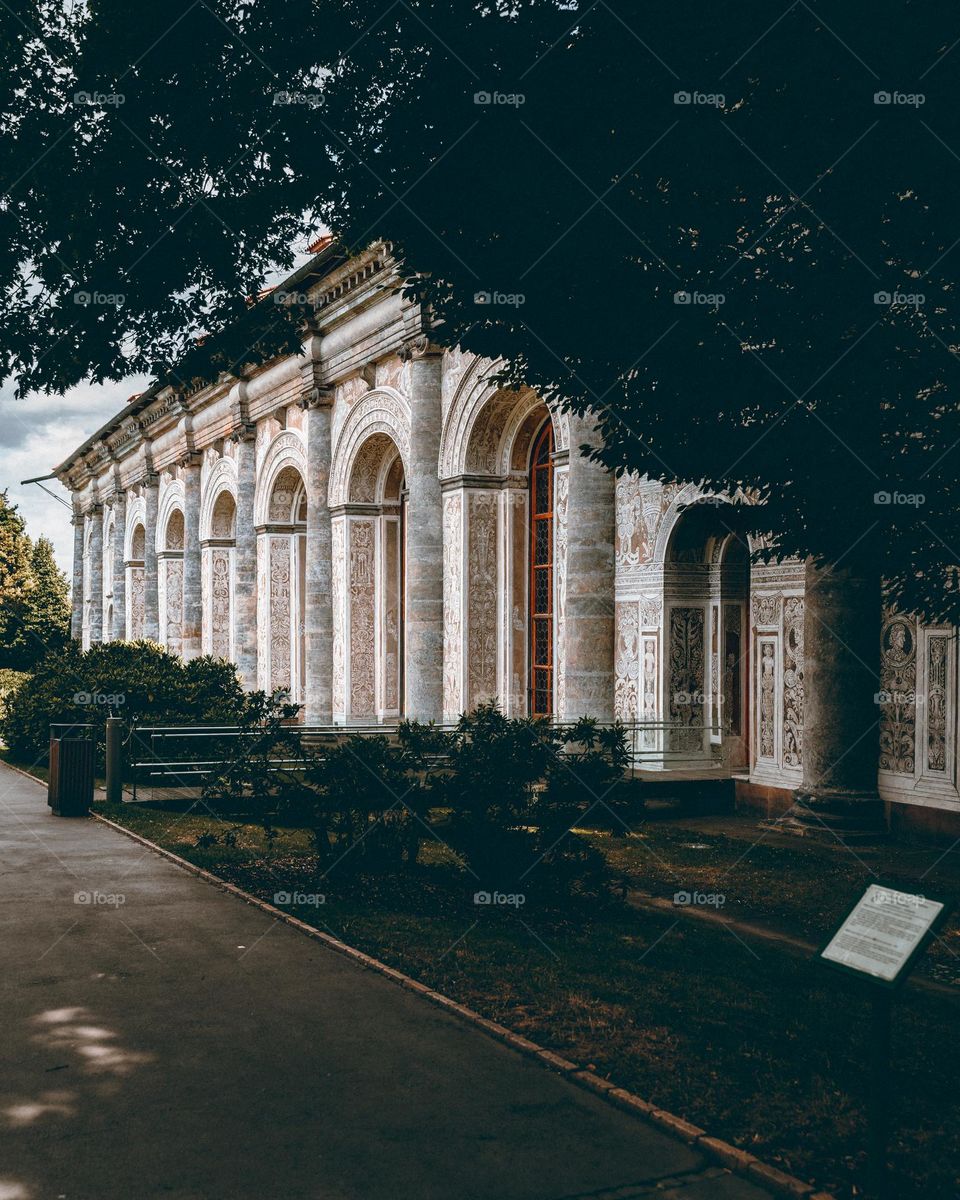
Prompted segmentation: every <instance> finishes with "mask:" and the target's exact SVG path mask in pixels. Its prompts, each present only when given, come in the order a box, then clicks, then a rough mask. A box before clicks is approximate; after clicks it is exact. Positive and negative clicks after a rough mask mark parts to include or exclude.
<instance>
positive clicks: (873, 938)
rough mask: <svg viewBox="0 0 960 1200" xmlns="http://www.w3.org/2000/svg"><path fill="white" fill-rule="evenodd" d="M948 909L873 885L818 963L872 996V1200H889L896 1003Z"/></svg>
mask: <svg viewBox="0 0 960 1200" xmlns="http://www.w3.org/2000/svg"><path fill="white" fill-rule="evenodd" d="M947 911H948V909H947V905H946V903H945V902H944V901H941V900H932V899H931V898H930V897H929V896H917V895H914V894H913V893H911V892H901V891H898V890H897V889H896V888H892V887H886V886H884V885H883V884H879V883H871V884H870V885H869V887H868V888H867V890H866V891H865V892H864V894H863V895H862V896H861V897H860V899H859V900H858V901H857V903H856V904H855V905H854V906H853V908H852V909H851V910H850V912H849V913H848V914H847V917H846V918H845V920H844V921H843V924H842V925H841V926H840V928H839V929H838V930H837V931H836V933H834V934H833V936H832V937H831V938H830V940H829V941H828V942H827V944H826V945H825V946H824V947H823V949H822V950H821V951H820V952H819V954H818V955H817V958H818V961H820V962H821V963H823V964H824V965H825V966H827V967H830V968H832V969H834V970H839V971H843V972H844V973H845V974H847V975H852V976H854V977H856V978H858V979H860V980H861V981H862V982H864V983H866V984H867V986H868V987H869V989H870V992H871V1000H872V1003H873V1017H872V1025H871V1070H870V1097H869V1101H868V1106H867V1107H868V1121H869V1130H868V1154H869V1187H870V1191H871V1193H872V1195H873V1197H874V1200H888V1198H889V1195H890V1191H889V1178H888V1175H887V1143H888V1139H889V1131H890V1086H891V1081H890V1018H891V1009H892V1007H893V997H894V993H895V992H896V990H897V989H898V988H899V987H901V986H902V985H903V983H904V981H905V980H906V978H907V976H908V975H909V974H910V971H911V969H912V968H913V966H914V964H915V963H916V961H917V959H918V958H919V956H920V955H921V954H922V953H923V951H924V950H925V949H926V947H927V945H928V944H929V942H930V939H931V938H932V937H933V936H934V934H935V933H936V931H937V930H938V929H939V927H940V926H941V925H942V923H943V921H944V919H945V918H946V915H947Z"/></svg>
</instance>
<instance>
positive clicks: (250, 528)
mask: <svg viewBox="0 0 960 1200" xmlns="http://www.w3.org/2000/svg"><path fill="white" fill-rule="evenodd" d="M233 440H234V442H235V443H236V462H237V516H236V536H235V538H234V547H235V549H234V555H235V562H234V576H233V580H234V582H233V600H234V619H233V620H234V626H233V628H234V642H233V644H234V655H235V658H236V663H237V670H238V671H239V673H240V679H241V681H242V683H243V686H244V687H245V688H246V689H247V690H248V691H253V690H254V689H255V688H256V686H257V531H256V529H255V528H254V512H253V506H254V500H255V497H256V490H257V451H256V441H255V437H254V430H253V427H252V426H249V425H246V424H244V425H241V427H240V429H239V430H237V432H236V433H235V434H234V435H233Z"/></svg>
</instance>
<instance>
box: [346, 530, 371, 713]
mask: <svg viewBox="0 0 960 1200" xmlns="http://www.w3.org/2000/svg"><path fill="white" fill-rule="evenodd" d="M348 586H349V589H350V715H351V716H352V717H372V716H373V715H374V709H375V705H376V693H375V671H374V588H375V576H374V527H373V521H367V520H362V521H361V520H352V521H351V522H350V562H349V574H348Z"/></svg>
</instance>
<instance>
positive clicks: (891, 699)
mask: <svg viewBox="0 0 960 1200" xmlns="http://www.w3.org/2000/svg"><path fill="white" fill-rule="evenodd" d="M916 737H917V624H916V622H915V621H914V620H913V618H912V617H906V616H900V615H899V614H889V615H887V617H886V619H885V620H884V623H883V628H882V630H881V633H880V770H881V771H892V772H893V773H894V774H896V775H913V773H914V768H915V765H916Z"/></svg>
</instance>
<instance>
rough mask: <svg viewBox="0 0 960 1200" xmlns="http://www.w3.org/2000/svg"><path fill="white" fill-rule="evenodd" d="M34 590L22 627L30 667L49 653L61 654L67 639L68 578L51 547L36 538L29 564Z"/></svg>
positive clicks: (49, 542) (68, 614)
mask: <svg viewBox="0 0 960 1200" xmlns="http://www.w3.org/2000/svg"><path fill="white" fill-rule="evenodd" d="M31 567H32V575H33V590H32V592H31V593H30V603H29V606H28V609H27V615H26V620H25V625H24V634H25V638H24V641H25V645H24V653H25V654H26V656H27V658H28V659H29V661H30V664H31V665H33V663H35V662H36V661H37V660H38V659H40V658H42V657H43V655H44V654H46V653H47V651H49V650H60V649H62V648H63V646H64V645H65V644H66V642H67V641H68V639H69V637H70V601H69V591H68V587H67V577H66V575H65V574H64V573H63V571H61V570H60V568H59V567H58V566H57V563H56V560H55V558H54V557H53V543H52V542H51V541H50V539H49V538H47V537H42V536H41V537H39V538H38V539H37V541H36V543H35V544H34V546H33V555H32V560H31Z"/></svg>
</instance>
